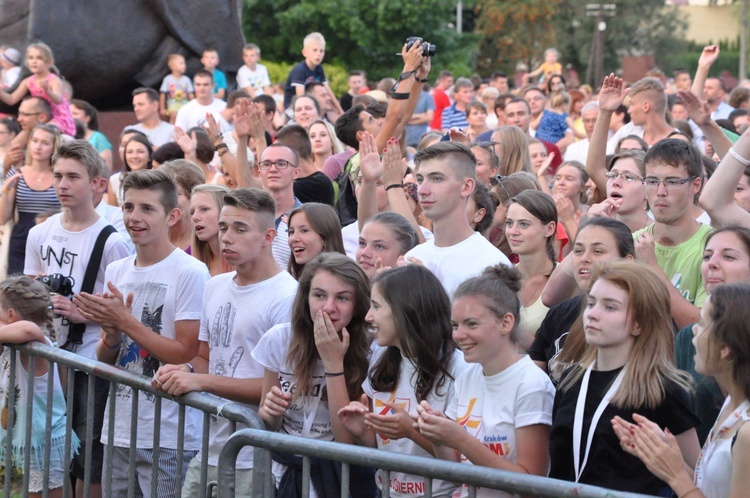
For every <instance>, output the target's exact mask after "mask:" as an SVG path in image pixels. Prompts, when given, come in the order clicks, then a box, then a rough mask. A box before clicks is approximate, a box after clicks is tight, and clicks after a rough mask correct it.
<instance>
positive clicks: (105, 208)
mask: <svg viewBox="0 0 750 498" xmlns="http://www.w3.org/2000/svg"><path fill="white" fill-rule="evenodd" d="M94 211H96V212H97V213H99V216H101V217H102V218H104V219H105V220H106V221H107V223H109V224H110V225H112V226H113V227H115V229H117V231H118V233H119V234H120V235H122V238H124V239H125V242H127V243H128V245H129V246H130V253H131V254H134V253H135V246H134V245H133V241H132V240H130V234H129V233H128V229H127V228H125V220H124V219H123V217H122V208H119V207H115V206H112V205H111V204H109V203H108V202H107V201H106V200H104V199H102V200H101V201H99V204H98V205H97V206H96V207H95V208H94Z"/></svg>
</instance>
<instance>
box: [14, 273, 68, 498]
mask: <svg viewBox="0 0 750 498" xmlns="http://www.w3.org/2000/svg"><path fill="white" fill-rule="evenodd" d="M51 310H52V301H51V300H50V298H49V291H48V290H47V288H46V287H45V286H44V285H43V284H42V283H41V282H37V281H34V280H31V279H30V278H28V277H25V276H21V277H11V278H8V279H6V280H4V281H2V282H0V342H2V343H9V344H22V343H26V342H30V341H35V342H41V343H42V344H51V343H52V342H51V340H50V338H49V337H48V336H53V337H54V327H53V325H52V311H51ZM11 354H15V356H16V364H15V385H13V386H11V385H10V357H11ZM28 368H29V357H28V355H27V354H25V353H21V352H18V351H16V352H15V353H14V352H13V350H11V349H10V348H3V351H2V356H0V405H2V430H0V459H3V460H2V461H5V460H4V458H5V448H6V439H7V437H8V432H7V431H8V429H9V427H8V418H7V413H8V403H9V401H10V396H13V400H14V402H15V407H14V410H15V416H14V417H13V426H12V431H13V443H12V446H13V454H12V455H11V461H12V462H13V465H14V466H16V467H19V468H20V467H22V466H23V461H24V453H25V452H30V453H31V459H30V467H29V469H23V470H24V471H26V470H28V472H29V493H30V495H31V496H34V497H40V496H42V491H43V489H44V485H45V479H44V477H45V476H44V468H43V462H44V454H45V450H46V448H45V445H46V444H47V440H46V437H45V427H46V422H47V412H48V411H51V412H52V419H51V427H50V434H51V435H50V439H49V445H50V446H49V452H50V464H49V479H48V480H47V481H46V484H47V485H48V489H49V491H50V493H49V496H52V497H59V496H62V487H63V483H64V480H65V479H67V478H68V472H67V465H65V446H66V444H65V427H66V415H65V414H66V410H65V398H64V397H63V391H62V386H61V384H60V379H59V377H58V373H57V369H56V368H51V369H50V368H49V363H48V362H47V361H46V360H43V359H41V358H36V361H35V362H34V386H33V392H30V391H29V386H28V384H27V382H28V373H27V371H28ZM49 382H52V383H53V394H52V406H51V407H48V406H47V384H48V383H49ZM29 395H31V396H33V398H34V402H33V408H32V411H31V413H28V412H27V402H26V400H27V399H28V397H29ZM28 423H30V424H31V447H29V448H27V447H26V442H25V440H26V424H28ZM79 443H80V441H79V440H78V437H77V436H76V434H75V433H74V432H71V441H70V442H69V444H70V447H71V449H72V450H73V454H75V453H77V450H78V446H79Z"/></svg>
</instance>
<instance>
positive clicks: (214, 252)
mask: <svg viewBox="0 0 750 498" xmlns="http://www.w3.org/2000/svg"><path fill="white" fill-rule="evenodd" d="M227 192H229V189H228V188H226V187H225V186H223V185H207V184H202V185H197V186H195V187H194V188H193V193H192V195H191V196H190V220H191V221H192V222H193V243H192V245H191V247H190V254H192V255H193V256H195V257H196V258H198V259H199V260H201V261H203V262H204V263H206V266H207V267H208V271H209V273H210V274H211V276H212V277H215V276H216V275H219V274H221V273H227V272H230V271H232V265H229V264H227V262H226V261H225V260H224V257H223V256H222V255H221V249H220V247H219V213H220V212H221V208H222V207H223V206H224V196H225V195H226V194H227Z"/></svg>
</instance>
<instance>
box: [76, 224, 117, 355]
mask: <svg viewBox="0 0 750 498" xmlns="http://www.w3.org/2000/svg"><path fill="white" fill-rule="evenodd" d="M116 231H117V229H116V228H115V227H113V226H112V225H107V226H106V227H104V228H102V231H101V232H99V236H98V237H97V238H96V243H94V249H93V251H91V258H90V259H89V263H88V265H87V266H86V273H84V275H83V283H82V284H81V289H80V290H79V291H78V292H87V293H89V294H92V293H93V292H94V285H96V277H97V275H98V274H99V266H100V265H101V263H102V256H104V245H105V244H106V243H107V239H108V238H109V236H110V235H112V234H113V233H115V232H116ZM85 331H86V324H85V323H71V324H70V326H69V327H68V340H67V341H66V342H65V344H64V345H63V349H67V347H68V345H71V344H82V343H83V333H84V332H85Z"/></svg>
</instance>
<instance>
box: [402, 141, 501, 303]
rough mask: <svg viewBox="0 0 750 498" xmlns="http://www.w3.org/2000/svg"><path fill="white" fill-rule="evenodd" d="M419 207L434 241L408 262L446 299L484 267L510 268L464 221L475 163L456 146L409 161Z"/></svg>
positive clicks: (445, 145)
mask: <svg viewBox="0 0 750 498" xmlns="http://www.w3.org/2000/svg"><path fill="white" fill-rule="evenodd" d="M414 166H415V167H416V174H417V183H419V189H418V190H417V193H418V194H419V204H420V206H421V207H422V212H423V213H424V215H425V216H426V217H427V218H428V219H429V220H430V221H432V233H433V235H434V239H432V240H428V241H427V242H425V243H423V244H420V245H418V246H417V247H415V248H414V249H412V250H411V251H409V252H408V253H406V258H407V260H408V259H409V258H416V259H418V260H419V261H421V262H422V264H424V265H425V266H426V267H427V268H428V269H429V270H430V271H432V272H433V273H434V274H435V276H437V277H438V279H439V280H440V282H441V283H442V284H443V287H444V288H445V290H446V292H448V295H449V296H451V297H452V296H453V293H454V292H455V291H456V289H457V288H458V286H459V285H460V284H461V283H462V282H463V281H465V280H467V279H469V278H471V277H475V276H477V275H479V274H480V273H481V272H482V271H483V270H484V269H485V268H487V267H488V266H494V265H497V264H498V263H503V264H505V265H510V261H509V260H508V258H507V257H506V256H505V254H503V253H502V252H500V251H499V250H498V249H497V248H496V247H495V246H493V245H492V244H490V243H489V241H488V240H487V239H485V238H484V237H482V236H481V235H480V234H479V233H478V232H475V231H474V230H473V229H472V228H471V226H470V225H469V222H468V220H467V219H466V203H467V201H468V199H469V197H470V196H471V194H472V192H474V187H475V185H476V181H477V180H476V167H477V161H476V158H475V157H474V154H472V152H471V149H469V148H468V147H467V146H465V145H463V144H461V143H458V142H440V143H438V144H436V145H433V146H431V147H427V148H426V149H423V150H421V151H419V152H417V154H416V155H415V156H414Z"/></svg>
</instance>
